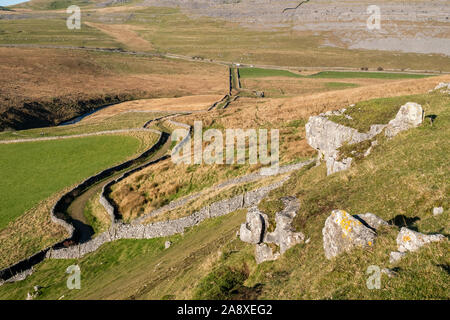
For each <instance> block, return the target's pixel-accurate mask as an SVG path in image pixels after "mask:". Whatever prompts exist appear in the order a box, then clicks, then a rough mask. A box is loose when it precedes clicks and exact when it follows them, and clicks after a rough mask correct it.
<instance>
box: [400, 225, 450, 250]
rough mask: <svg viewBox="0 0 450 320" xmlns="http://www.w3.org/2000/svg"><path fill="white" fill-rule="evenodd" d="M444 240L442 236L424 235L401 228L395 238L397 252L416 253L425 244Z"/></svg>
mask: <svg viewBox="0 0 450 320" xmlns="http://www.w3.org/2000/svg"><path fill="white" fill-rule="evenodd" d="M445 239H446V237H445V236H444V235H442V234H433V235H426V234H423V233H420V232H416V231H413V230H410V229H408V228H405V227H403V228H401V229H400V232H399V233H398V236H397V245H398V251H399V252H408V251H416V250H418V249H419V248H420V247H422V246H424V245H425V244H427V243H431V242H437V241H444V240H445Z"/></svg>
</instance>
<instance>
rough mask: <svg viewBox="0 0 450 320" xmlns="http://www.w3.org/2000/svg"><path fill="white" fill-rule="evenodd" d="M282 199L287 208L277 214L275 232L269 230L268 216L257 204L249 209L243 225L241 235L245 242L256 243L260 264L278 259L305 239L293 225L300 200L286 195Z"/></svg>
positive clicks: (256, 255)
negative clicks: (274, 247) (277, 249)
mask: <svg viewBox="0 0 450 320" xmlns="http://www.w3.org/2000/svg"><path fill="white" fill-rule="evenodd" d="M281 200H282V202H283V204H284V206H285V208H284V209H283V210H282V211H280V212H277V213H276V214H275V228H274V231H273V232H268V229H269V226H270V223H269V218H268V216H267V215H266V214H265V213H263V212H261V211H259V210H258V208H257V207H256V206H255V207H252V208H250V209H249V210H248V212H247V219H246V222H245V223H243V224H242V225H241V228H240V231H239V237H240V239H241V240H242V241H244V242H248V243H252V244H255V245H256V246H255V259H256V262H257V263H258V264H259V263H262V262H264V261H270V260H276V259H278V258H279V257H280V255H282V254H283V253H284V252H286V250H288V249H289V248H291V247H293V246H294V245H296V244H298V243H301V242H303V241H304V239H305V236H304V235H303V233H301V232H295V230H294V228H293V227H292V225H291V224H292V220H293V219H294V217H295V215H296V214H297V211H298V209H299V208H300V205H299V203H298V200H297V199H296V198H295V197H285V198H281ZM272 227H273V226H272ZM271 244H272V245H275V246H276V247H277V248H279V252H277V251H276V250H275V251H274V250H273V246H271Z"/></svg>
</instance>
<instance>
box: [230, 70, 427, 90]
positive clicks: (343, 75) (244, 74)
mask: <svg viewBox="0 0 450 320" xmlns="http://www.w3.org/2000/svg"><path fill="white" fill-rule="evenodd" d="M239 74H240V76H241V78H244V79H245V78H264V77H291V78H305V77H306V78H321V79H356V78H367V79H421V78H426V77H431V75H425V74H412V73H388V72H363V71H361V72H358V71H352V72H347V71H322V72H319V73H316V74H313V75H310V76H303V75H300V74H296V73H293V72H290V71H288V70H278V69H262V68H239ZM329 85H330V87H333V86H336V87H342V86H343V84H338V82H330V83H329Z"/></svg>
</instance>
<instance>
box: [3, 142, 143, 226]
mask: <svg viewBox="0 0 450 320" xmlns="http://www.w3.org/2000/svg"><path fill="white" fill-rule="evenodd" d="M139 145H140V142H139V140H138V139H135V138H132V137H125V136H95V137H86V138H74V139H67V140H55V141H39V142H26V143H17V144H6V145H0V163H1V164H2V165H1V169H0V171H1V176H2V183H1V185H0V194H1V195H2V202H1V207H0V228H3V227H4V226H6V225H7V224H8V223H9V222H10V221H12V220H14V219H15V218H17V217H18V216H20V215H21V214H23V213H24V212H25V211H27V210H28V209H30V208H31V207H33V206H35V205H36V204H37V203H38V202H39V201H41V200H44V199H46V198H47V197H49V196H51V195H52V194H53V193H55V192H57V191H59V190H61V189H63V188H64V187H67V186H70V185H73V184H75V183H77V182H80V181H81V180H83V179H85V178H87V177H89V176H90V175H92V174H95V173H97V172H99V171H100V170H102V169H106V168H108V167H109V166H111V165H113V164H116V163H119V162H121V161H123V160H125V159H126V158H127V157H129V156H131V155H133V154H134V153H135V152H136V150H137V149H138V148H139Z"/></svg>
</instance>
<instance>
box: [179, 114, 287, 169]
mask: <svg viewBox="0 0 450 320" xmlns="http://www.w3.org/2000/svg"><path fill="white" fill-rule="evenodd" d="M193 136H194V139H193V140H194V141H193V148H192V141H191V137H190V132H189V130H187V129H183V128H179V129H175V130H174V131H173V133H172V141H174V142H178V143H177V145H176V146H175V147H174V148H173V149H172V161H173V162H174V163H176V164H178V163H184V164H202V163H205V164H230V165H231V164H235V163H236V164H245V163H246V159H247V158H248V163H249V164H252V165H253V164H258V163H260V164H262V165H268V164H270V167H269V168H262V169H261V174H263V175H272V174H276V173H277V172H278V169H279V158H280V150H279V149H280V147H279V146H280V135H279V130H278V129H271V130H270V144H269V130H268V129H258V130H256V129H247V130H244V129H226V130H225V139H224V137H223V133H222V131H220V130H218V129H208V130H205V131H204V130H203V124H202V122H201V121H195V122H194V133H193ZM180 140H181V141H180ZM247 141H248V144H247ZM204 142H207V144H206V146H204ZM247 145H248V149H247V148H246V146H247ZM224 146H225V148H224ZM192 149H193V153H192V152H191V151H192ZM224 149H225V152H224ZM269 149H270V150H269ZM269 151H270V152H269Z"/></svg>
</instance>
